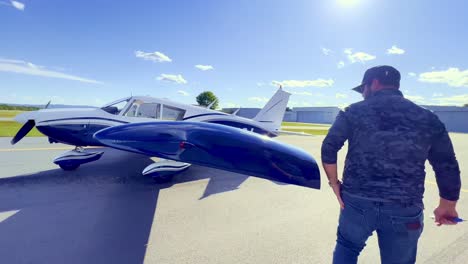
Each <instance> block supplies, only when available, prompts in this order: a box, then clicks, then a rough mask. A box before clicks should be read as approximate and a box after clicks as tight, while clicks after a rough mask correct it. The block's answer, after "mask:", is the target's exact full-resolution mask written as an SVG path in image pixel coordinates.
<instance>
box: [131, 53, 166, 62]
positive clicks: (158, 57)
mask: <svg viewBox="0 0 468 264" xmlns="http://www.w3.org/2000/svg"><path fill="white" fill-rule="evenodd" d="M135 56H136V57H137V58H142V59H144V60H149V61H154V62H171V61H172V60H171V58H169V57H168V56H166V55H164V54H163V53H161V52H159V51H155V52H144V51H140V50H137V51H135Z"/></svg>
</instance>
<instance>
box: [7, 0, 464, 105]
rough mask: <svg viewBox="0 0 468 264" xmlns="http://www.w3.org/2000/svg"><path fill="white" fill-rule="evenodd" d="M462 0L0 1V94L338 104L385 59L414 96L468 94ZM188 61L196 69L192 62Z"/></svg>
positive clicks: (451, 101) (435, 99)
mask: <svg viewBox="0 0 468 264" xmlns="http://www.w3.org/2000/svg"><path fill="white" fill-rule="evenodd" d="M466 10H468V2H467V1H462V0H458V1H421V0H411V1H408V0H406V1H403V0H391V1H390V0H389V1H386V0H379V1H372V0H322V1H319V0H317V1H310V0H309V1H307V0H304V1H299V0H291V1H273V0H268V1H267V0H265V1H260V0H258V1H247V0H238V1H219V0H185V1H179V0H167V1H110V0H108V1H105V0H101V1H84V0H82V1H60V0H51V1H48V0H42V1H39V0H19V1H9V0H0V22H1V23H0V36H1V38H0V39H1V41H0V91H1V92H0V102H3V103H34V104H36V103H44V104H45V103H47V101H49V100H50V99H52V101H53V103H60V104H62V103H65V104H87V105H102V104H104V103H106V102H110V101H113V100H115V99H118V98H121V97H125V96H129V95H130V94H133V95H137V94H138V95H151V96H155V97H163V98H170V99H172V100H176V101H181V102H185V103H195V99H194V98H195V96H196V95H197V94H199V93H200V92H202V91H205V90H211V91H213V92H214V93H215V94H216V95H217V96H218V97H219V98H220V101H221V106H222V107H235V106H243V107H255V106H258V107H260V106H263V104H264V103H265V101H266V100H267V99H268V98H269V97H270V96H271V95H272V94H273V93H274V91H275V90H276V86H277V85H278V84H282V85H283V87H284V89H285V90H287V91H289V92H291V93H293V95H292V96H291V99H290V104H289V106H290V107H296V106H345V105H348V104H350V103H353V102H356V101H359V100H361V97H360V95H358V94H356V93H355V92H352V91H350V88H351V87H353V86H355V85H357V84H358V83H359V82H360V80H361V79H362V75H363V73H364V71H365V70H366V69H367V68H369V67H372V66H375V65H382V64H389V65H393V66H395V67H396V68H397V69H399V70H400V72H401V74H402V82H401V89H402V90H403V92H404V94H405V95H406V96H407V97H409V98H410V99H413V100H414V101H416V102H418V103H421V104H434V105H462V104H465V103H468V52H467V51H466V48H467V47H468V28H467V27H466V25H468V18H467V16H466V14H465V12H466ZM196 65H198V67H196Z"/></svg>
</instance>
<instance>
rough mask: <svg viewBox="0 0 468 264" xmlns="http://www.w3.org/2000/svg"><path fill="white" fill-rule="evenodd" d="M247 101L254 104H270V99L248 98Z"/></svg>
mask: <svg viewBox="0 0 468 264" xmlns="http://www.w3.org/2000/svg"><path fill="white" fill-rule="evenodd" d="M247 100H249V101H253V102H259V103H266V102H268V98H266V97H249V98H247Z"/></svg>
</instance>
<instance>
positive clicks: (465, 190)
mask: <svg viewBox="0 0 468 264" xmlns="http://www.w3.org/2000/svg"><path fill="white" fill-rule="evenodd" d="M426 182H427V183H429V184H432V185H436V186H437V182H433V181H428V180H426ZM460 191H462V192H466V193H468V190H467V189H461V190H460Z"/></svg>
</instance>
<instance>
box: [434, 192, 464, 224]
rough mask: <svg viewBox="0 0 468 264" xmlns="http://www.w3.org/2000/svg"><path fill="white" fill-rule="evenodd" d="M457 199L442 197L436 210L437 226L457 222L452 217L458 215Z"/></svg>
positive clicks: (435, 219)
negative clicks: (451, 199) (450, 199)
mask: <svg viewBox="0 0 468 264" xmlns="http://www.w3.org/2000/svg"><path fill="white" fill-rule="evenodd" d="M456 205H457V202H456V201H449V200H446V199H444V198H440V203H439V206H438V207H437V208H436V209H435V210H434V221H435V222H436V224H437V226H441V225H456V224H457V222H455V221H452V219H454V218H456V217H458V213H457V210H456V209H455V207H456Z"/></svg>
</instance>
